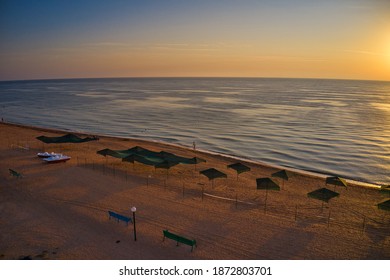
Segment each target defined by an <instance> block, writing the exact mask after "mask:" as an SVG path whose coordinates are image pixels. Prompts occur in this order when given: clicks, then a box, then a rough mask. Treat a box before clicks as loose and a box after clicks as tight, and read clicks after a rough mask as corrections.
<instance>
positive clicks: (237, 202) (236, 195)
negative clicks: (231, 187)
mask: <svg viewBox="0 0 390 280" xmlns="http://www.w3.org/2000/svg"><path fill="white" fill-rule="evenodd" d="M237 204H238V198H237V193H236V209H237Z"/></svg>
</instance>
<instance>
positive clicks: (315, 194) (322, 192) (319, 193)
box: [307, 188, 339, 202]
mask: <svg viewBox="0 0 390 280" xmlns="http://www.w3.org/2000/svg"><path fill="white" fill-rule="evenodd" d="M307 196H308V197H310V198H314V199H318V200H321V201H325V202H329V200H331V199H332V198H334V197H337V196H339V193H337V192H334V191H331V190H328V189H327V188H321V189H318V190H315V191H312V192H309V193H308V194H307Z"/></svg>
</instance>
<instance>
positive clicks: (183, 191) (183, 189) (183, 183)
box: [183, 182, 184, 197]
mask: <svg viewBox="0 0 390 280" xmlns="http://www.w3.org/2000/svg"><path fill="white" fill-rule="evenodd" d="M183 197H184V182H183Z"/></svg>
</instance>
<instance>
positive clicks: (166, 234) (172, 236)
mask: <svg viewBox="0 0 390 280" xmlns="http://www.w3.org/2000/svg"><path fill="white" fill-rule="evenodd" d="M163 234H164V239H163V242H164V240H165V237H166V238H169V239H172V240H175V241H176V242H177V244H176V246H179V243H183V244H186V245H189V246H191V252H192V251H193V250H194V246H195V247H196V240H191V239H188V238H185V237H183V236H180V235H177V234H174V233H172V232H169V231H168V230H163Z"/></svg>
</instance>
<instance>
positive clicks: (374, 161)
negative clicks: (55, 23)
mask: <svg viewBox="0 0 390 280" xmlns="http://www.w3.org/2000/svg"><path fill="white" fill-rule="evenodd" d="M0 117H1V118H3V119H4V120H5V121H8V122H12V123H19V124H25V125H34V126H40V127H48V128H56V129H63V130H70V131H80V132H85V133H91V134H105V135H112V136H120V137H129V138H142V139H147V140H153V141H164V142H168V143H173V144H179V145H184V146H188V147H192V146H193V144H194V143H195V145H196V148H197V149H202V150H208V151H212V152H216V153H222V154H227V155H233V156H237V157H240V158H245V159H250V160H254V161H259V162H263V163H268V164H272V165H278V166H281V167H287V168H294V169H301V170H306V171H311V172H317V173H321V174H328V175H334V176H340V177H343V178H346V179H353V180H357V181H361V182H367V183H373V184H379V185H383V184H390V82H385V81H358V80H329V79H284V78H106V79H64V80H31V81H9V82H5V81H3V82H0ZM129 148H130V147H129Z"/></svg>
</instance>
